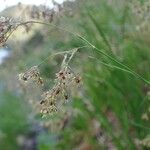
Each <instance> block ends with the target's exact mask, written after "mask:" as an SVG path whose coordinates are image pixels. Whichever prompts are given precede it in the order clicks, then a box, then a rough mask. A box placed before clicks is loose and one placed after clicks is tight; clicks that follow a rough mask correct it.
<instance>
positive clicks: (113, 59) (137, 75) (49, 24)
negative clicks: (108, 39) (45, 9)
mask: <svg viewBox="0 0 150 150" xmlns="http://www.w3.org/2000/svg"><path fill="white" fill-rule="evenodd" d="M29 23H38V24H43V25H47V26H53V27H55V28H57V29H60V30H62V31H65V32H68V33H70V34H72V35H74V36H76V37H78V38H80V39H81V40H82V41H84V42H86V43H87V44H88V45H89V46H91V47H92V48H93V49H95V50H96V51H97V52H99V53H101V54H103V55H104V56H106V57H107V58H109V59H110V60H112V61H113V62H115V63H117V64H118V65H120V66H122V67H123V68H125V69H127V70H128V71H129V72H131V73H132V74H133V75H134V76H135V77H138V78H140V79H141V80H143V81H144V82H145V83H147V84H149V85H150V81H148V80H146V79H145V78H143V77H142V76H141V75H139V74H138V73H136V72H134V71H133V70H132V69H130V68H129V67H128V66H126V65H125V64H123V63H121V62H119V61H118V60H117V59H115V58H113V57H112V56H110V55H109V54H107V53H105V52H104V51H102V50H100V49H99V48H97V47H96V46H94V45H93V44H92V43H91V42H89V41H88V40H87V39H85V38H84V37H83V36H81V35H79V34H77V33H73V32H71V31H69V30H67V29H65V28H62V27H58V26H57V25H55V24H51V23H44V22H40V21H34V20H32V21H27V22H23V23H20V24H19V25H18V26H17V27H16V29H17V28H18V27H19V26H21V25H25V24H29Z"/></svg>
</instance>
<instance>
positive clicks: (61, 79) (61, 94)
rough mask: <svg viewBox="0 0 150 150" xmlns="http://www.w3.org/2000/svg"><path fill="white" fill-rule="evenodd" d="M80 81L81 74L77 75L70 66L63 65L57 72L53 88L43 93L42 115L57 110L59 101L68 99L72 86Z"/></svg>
mask: <svg viewBox="0 0 150 150" xmlns="http://www.w3.org/2000/svg"><path fill="white" fill-rule="evenodd" d="M80 82H81V78H80V76H78V75H76V74H75V73H74V72H73V71H72V70H71V69H70V68H69V67H68V66H65V67H63V68H62V69H61V70H60V71H59V72H58V73H56V79H55V84H54V86H53V88H52V89H51V90H48V91H47V92H45V93H44V94H43V95H42V97H43V99H42V101H41V113H42V115H43V116H45V115H47V114H50V113H52V112H56V111H57V105H58V103H59V102H60V101H62V102H66V101H68V99H69V93H70V90H71V88H72V87H73V86H75V85H78V84H79V83H80Z"/></svg>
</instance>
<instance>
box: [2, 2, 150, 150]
mask: <svg viewBox="0 0 150 150" xmlns="http://www.w3.org/2000/svg"><path fill="white" fill-rule="evenodd" d="M149 6H150V3H148V2H147V1H142V2H141V1H138V0H131V1H128V0H127V1H123V0H92V1H91V0H76V1H75V2H73V3H72V2H66V3H65V4H64V8H63V9H64V10H66V12H64V13H63V15H62V16H61V17H59V18H58V19H57V20H56V21H55V23H56V24H57V25H58V26H61V27H64V28H65V29H67V30H69V31H72V32H74V33H79V34H81V35H82V36H83V37H85V38H86V39H87V40H89V41H90V42H91V43H92V44H93V45H95V46H96V47H98V48H99V49H102V50H103V51H105V52H106V53H108V54H109V55H111V56H113V57H115V58H116V59H118V60H119V61H120V62H122V63H124V64H126V65H127V66H129V67H130V68H131V69H132V70H134V71H135V72H137V73H139V74H140V75H142V76H143V77H144V78H146V79H147V80H150V67H149V66H150V51H149V47H150V43H149V39H150V30H149V28H148V24H149V23H150V22H149V20H148V19H147V16H148V15H150V14H149V11H148V8H149ZM68 8H69V9H70V10H69V9H68ZM144 14H145V15H144ZM141 15H142V17H141ZM143 24H144V25H143ZM36 31H37V32H34V34H33V36H32V37H30V39H29V40H28V41H27V42H26V43H25V44H24V43H23V44H22V45H20V46H19V48H18V44H17V43H16V47H14V48H13V52H12V53H13V55H12V56H11V58H10V59H8V60H7V62H6V63H5V64H3V66H1V70H2V71H1V76H0V79H1V80H2V82H1V83H2V85H3V84H4V85H5V86H4V87H3V88H2V89H0V90H1V95H0V115H1V118H0V148H1V147H4V148H3V149H4V150H5V149H6V150H7V149H8V150H9V149H16V147H17V145H19V144H20V145H21V146H22V145H24V144H26V145H27V143H28V141H30V142H31V143H33V145H34V146H35V147H38V149H40V150H49V149H56V150H72V149H75V150H76V149H77V150H99V149H109V150H112V149H121V150H124V149H131V150H132V149H133V150H134V149H144V148H146V147H148V144H143V143H142V141H143V139H145V138H146V137H149V134H150V127H149V124H148V123H149V119H150V118H149V116H148V115H149V114H148V113H149V109H150V101H149V94H148V93H149V92H150V87H149V85H146V83H144V82H143V81H141V80H140V79H138V78H135V77H133V76H132V75H130V74H128V73H126V72H123V71H121V70H117V69H115V68H110V67H108V66H105V65H103V64H102V63H101V62H102V61H103V62H105V63H107V64H113V65H117V64H115V63H114V62H111V61H110V60H109V59H108V58H106V57H105V56H103V55H101V54H99V53H97V52H96V51H94V50H92V49H91V48H84V49H82V50H79V52H78V53H77V54H76V55H75V57H74V59H73V60H72V62H71V67H72V68H73V69H75V70H76V71H77V72H80V74H82V76H83V77H82V79H83V86H82V88H81V89H82V90H80V91H74V95H75V96H74V98H73V99H71V100H70V102H69V103H68V104H66V106H65V107H63V109H64V111H67V113H62V112H58V113H57V114H56V115H54V116H50V117H49V118H48V119H41V118H40V117H39V116H38V115H35V113H34V112H32V109H31V107H30V105H28V104H27V103H26V102H25V101H28V99H31V98H32V99H33V98H35V99H36V98H37V97H35V95H36V94H33V93H34V92H36V89H32V90H33V91H30V90H28V91H27V93H26V94H25V95H27V96H24V94H22V93H21V92H20V90H19V89H18V88H17V85H18V82H17V80H16V78H15V76H16V75H17V74H18V72H21V71H22V70H25V69H27V68H30V67H31V66H34V65H36V64H39V63H40V62H41V61H42V60H44V59H45V58H46V57H47V56H48V55H49V54H51V53H55V52H58V51H64V50H68V49H72V48H75V47H79V46H82V45H86V44H87V43H84V42H83V41H81V39H78V38H77V37H75V36H73V35H71V34H70V33H67V32H65V31H61V30H59V29H57V28H49V27H47V28H46V26H44V27H43V28H42V27H41V28H40V30H38V29H37V30H36ZM13 45H15V43H13ZM20 47H21V48H20ZM89 56H91V57H89ZM93 57H94V58H93ZM61 60H62V57H61V56H60V57H59V56H58V57H55V58H54V59H52V60H47V61H46V62H45V63H43V64H42V66H41V71H42V76H43V77H44V79H45V80H47V81H48V82H49V84H47V87H45V88H48V87H49V85H51V80H53V78H54V76H55V72H56V71H58V69H59V67H60V65H61ZM29 94H30V95H29ZM28 112H30V113H28ZM145 114H146V115H147V117H145V116H146V115H145ZM143 115H144V117H143ZM31 126H34V127H31ZM32 132H35V135H34V134H33V135H32V136H29V135H30V134H31V133H32ZM19 135H22V137H23V139H24V140H22V143H23V144H22V143H21V142H20V136H19ZM17 139H18V140H17ZM18 141H19V142H18ZM34 142H35V143H34ZM1 143H2V144H1ZM18 143H19V144H18ZM147 143H148V142H147ZM31 145H32V144H31ZM30 148H31V147H30ZM28 149H29V148H28Z"/></svg>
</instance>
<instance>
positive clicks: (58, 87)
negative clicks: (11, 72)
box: [19, 49, 81, 117]
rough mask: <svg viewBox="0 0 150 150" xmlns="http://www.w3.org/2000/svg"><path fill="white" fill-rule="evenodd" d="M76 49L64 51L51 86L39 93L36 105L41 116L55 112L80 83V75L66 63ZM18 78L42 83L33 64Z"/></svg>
mask: <svg viewBox="0 0 150 150" xmlns="http://www.w3.org/2000/svg"><path fill="white" fill-rule="evenodd" d="M76 51H77V49H73V50H71V51H67V52H66V55H64V59H63V62H62V65H61V69H60V71H59V72H58V73H56V75H55V80H54V85H53V87H52V88H50V89H49V90H47V91H44V92H43V93H42V94H41V101H40V103H39V104H38V105H37V107H38V108H37V110H38V112H40V113H41V114H42V117H44V116H47V115H48V114H51V113H54V112H57V110H58V108H59V107H60V105H62V104H64V103H65V102H67V101H68V100H69V98H70V95H71V92H72V91H73V89H74V87H78V86H79V85H80V83H81V77H80V76H79V75H78V74H76V73H75V72H74V71H73V70H72V69H71V67H70V66H69V65H68V64H69V62H70V60H71V59H72V57H73V55H74V54H75V52H76ZM19 80H20V81H22V82H24V83H26V82H29V81H33V82H35V83H37V84H40V85H44V83H43V79H42V78H41V77H40V72H39V68H38V66H33V67H31V68H30V69H29V70H27V71H26V72H25V73H21V74H19Z"/></svg>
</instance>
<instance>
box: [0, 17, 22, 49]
mask: <svg viewBox="0 0 150 150" xmlns="http://www.w3.org/2000/svg"><path fill="white" fill-rule="evenodd" d="M18 25H19V21H16V20H14V19H12V18H9V17H0V46H3V45H4V44H5V42H6V41H7V38H8V37H9V34H10V33H11V31H12V30H13V29H15V28H16V27H17V26H18Z"/></svg>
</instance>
